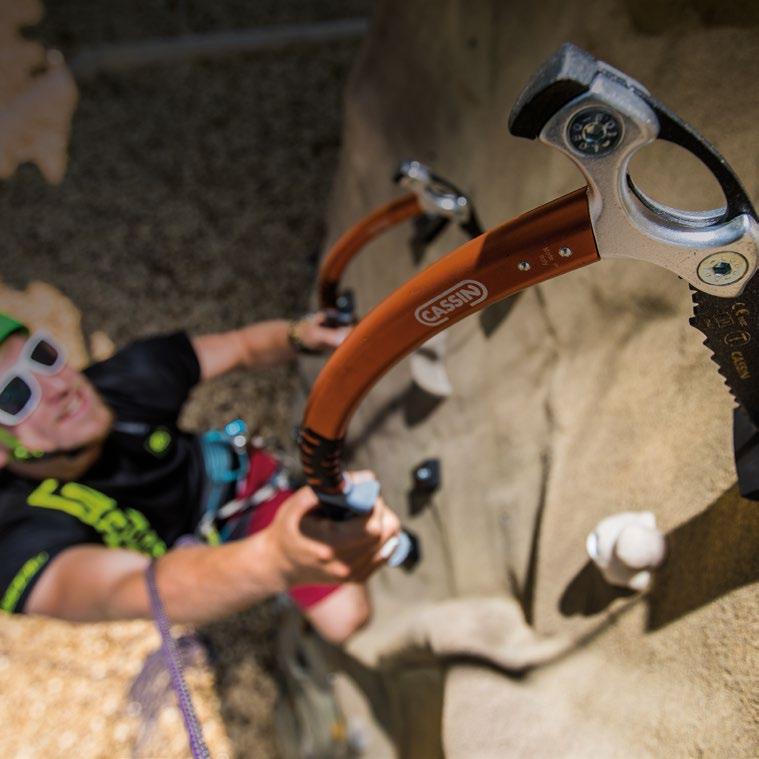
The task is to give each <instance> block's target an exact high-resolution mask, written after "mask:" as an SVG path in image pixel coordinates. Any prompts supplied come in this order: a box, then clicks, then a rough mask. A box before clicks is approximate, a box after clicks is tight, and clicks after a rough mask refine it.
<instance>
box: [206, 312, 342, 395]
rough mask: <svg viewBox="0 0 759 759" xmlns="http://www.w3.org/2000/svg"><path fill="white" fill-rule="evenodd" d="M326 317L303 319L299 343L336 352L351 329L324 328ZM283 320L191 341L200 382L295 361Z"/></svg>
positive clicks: (298, 324)
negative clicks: (235, 370)
mask: <svg viewBox="0 0 759 759" xmlns="http://www.w3.org/2000/svg"><path fill="white" fill-rule="evenodd" d="M323 319H324V314H321V313H320V314H316V315H314V316H311V317H307V318H305V319H301V320H300V321H299V322H296V323H295V325H294V330H295V334H296V335H297V337H298V339H299V340H300V341H301V342H302V343H303V344H304V345H305V346H306V347H308V348H310V349H312V350H316V351H321V350H330V349H334V348H336V347H337V346H338V345H339V344H340V343H341V342H342V341H343V340H344V339H345V337H346V335H347V334H348V331H349V330H348V329H347V328H345V327H341V328H338V329H332V328H328V327H323V326H322V321H323ZM289 329H290V322H288V321H285V320H284V319H273V320H271V321H264V322H257V323H255V324H249V325H248V326H247V327H242V328H241V329H236V330H232V331H230V332H220V333H217V334H212V335H198V336H196V337H193V338H192V345H193V348H194V349H195V353H196V354H197V356H198V361H199V363H200V376H201V379H203V380H206V379H211V378H213V377H218V376H219V375H221V374H224V373H225V372H228V371H230V370H232V369H236V368H238V367H247V368H250V369H253V368H263V367H266V366H274V365H276V364H284V363H286V362H287V361H290V360H292V359H293V358H294V357H295V350H294V348H293V345H292V343H291V342H290V339H289V338H288V330H289Z"/></svg>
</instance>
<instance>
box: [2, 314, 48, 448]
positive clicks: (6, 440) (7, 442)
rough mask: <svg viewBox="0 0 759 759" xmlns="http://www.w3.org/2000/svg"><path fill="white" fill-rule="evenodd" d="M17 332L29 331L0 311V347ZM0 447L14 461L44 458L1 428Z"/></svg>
mask: <svg viewBox="0 0 759 759" xmlns="http://www.w3.org/2000/svg"><path fill="white" fill-rule="evenodd" d="M17 332H24V333H26V334H28V333H29V329H28V328H27V327H26V326H25V325H24V324H22V323H21V322H20V321H18V320H17V319H14V318H13V317H12V316H9V315H8V314H6V313H4V312H3V311H0V345H2V344H3V343H4V342H5V341H6V340H7V339H8V338H9V337H10V336H11V335H15V334H16V333H17ZM0 445H2V446H3V447H4V448H8V450H9V451H10V453H11V456H12V458H14V459H15V460H16V461H29V460H32V459H38V458H42V457H43V456H44V454H43V453H42V451H30V450H29V449H28V448H26V447H25V446H23V445H22V444H21V441H20V440H19V439H18V438H17V437H16V436H15V435H13V434H11V433H10V432H9V431H8V430H5V429H2V428H0Z"/></svg>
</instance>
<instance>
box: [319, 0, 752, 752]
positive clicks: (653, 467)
mask: <svg viewBox="0 0 759 759" xmlns="http://www.w3.org/2000/svg"><path fill="white" fill-rule="evenodd" d="M659 5H660V4H658V3H653V2H645V3H633V2H623V1H622V0H617V1H616V2H600V0H597V1H593V0H591V1H590V2H587V1H584V2H577V1H575V0H573V1H572V2H558V1H557V0H549V1H548V2H542V3H532V2H500V1H496V0H492V1H483V2H478V3H471V2H469V3H467V2H461V1H460V0H443V1H441V2H437V3H429V2H423V1H422V0H412V1H411V2H397V1H396V0H386V2H384V3H382V4H381V5H380V12H379V13H378V15H377V17H376V18H375V24H374V27H373V30H372V34H371V38H370V40H369V42H368V44H367V46H366V47H365V49H364V54H363V57H362V59H361V60H360V62H359V64H358V66H357V67H356V69H354V72H353V78H352V84H351V87H350V89H349V97H348V104H347V114H346V116H347V118H346V133H345V141H344V149H343V154H342V163H341V168H340V171H339V174H338V179H337V183H336V189H335V193H334V196H333V204H332V213H331V217H330V235H331V239H333V240H334V239H335V238H336V237H337V235H338V234H339V233H340V232H341V231H343V230H344V229H345V228H346V227H347V226H348V225H350V224H351V223H352V222H354V221H356V220H357V219H358V218H360V217H361V215H362V214H363V213H365V212H367V211H368V210H369V209H371V208H372V207H374V206H376V205H378V204H379V203H381V202H384V201H386V200H387V199H389V198H390V197H393V196H394V195H395V194H397V190H395V189H394V188H393V187H392V185H391V184H390V181H389V180H390V177H391V176H392V173H393V171H394V169H395V167H396V165H397V163H398V161H399V160H401V159H403V158H409V157H413V158H417V159H420V160H422V161H425V162H427V163H429V164H430V165H432V166H433V167H434V168H435V169H436V170H437V171H439V172H440V173H441V174H443V175H444V176H446V177H448V178H450V179H451V180H453V181H454V182H456V183H457V184H458V185H459V186H461V187H462V188H463V189H464V190H465V191H467V192H469V193H470V194H471V195H472V196H473V198H474V201H475V203H476V205H477V208H478V209H479V212H480V215H481V217H482V219H483V221H484V222H485V224H486V225H490V226H492V225H495V224H496V223H499V222H502V221H504V220H506V219H508V218H510V217H511V216H513V215H515V214H517V213H520V212H522V211H526V210H528V209H530V208H533V207H535V206H536V205H538V204H540V203H543V202H546V201H548V200H550V199H552V198H554V197H557V196H558V195H560V194H562V193H565V192H568V191H570V190H572V189H574V188H576V187H578V186H580V185H581V184H582V178H581V177H580V175H579V173H578V172H577V170H576V169H575V168H574V167H573V166H572V165H571V164H570V162H569V160H568V159H567V158H565V157H564V156H562V155H560V154H559V153H558V152H556V151H554V150H552V149H550V148H548V147H546V146H544V145H541V144H538V143H534V144H533V143H528V142H526V141H524V140H518V139H516V138H513V137H511V136H510V135H509V134H508V131H507V129H506V115H507V113H508V110H509V108H510V107H511V104H512V103H513V102H514V100H515V98H516V96H517V95H518V93H519V92H520V90H521V88H522V86H523V85H524V84H525V83H526V81H527V80H528V78H529V76H530V75H531V73H532V72H533V71H534V70H535V69H536V67H537V66H538V65H539V63H541V62H542V61H543V60H544V59H545V58H546V57H547V56H548V55H550V54H551V53H552V52H553V51H554V50H555V49H556V48H557V47H558V46H559V44H561V43H562V42H564V41H566V40H570V41H573V42H575V43H576V44H579V45H580V46H582V47H585V48H586V49H587V50H589V51H590V52H591V53H593V54H594V55H597V56H598V57H600V58H602V59H604V60H606V61H608V62H609V63H611V64H612V65H615V66H617V67H618V68H620V69H622V70H624V71H625V72H627V73H628V74H630V75H632V76H634V77H635V78H637V79H639V80H640V81H642V82H643V83H645V85H646V86H647V87H648V88H649V89H650V90H651V91H652V92H653V93H654V94H655V95H656V96H657V97H658V98H659V99H661V100H662V101H664V102H665V103H667V104H668V105H669V106H670V107H671V108H673V109H674V110H675V111H677V112H678V113H679V114H680V115H681V116H682V117H683V118H685V119H686V120H687V121H689V122H690V123H692V124H693V125H695V126H696V127H697V128H698V129H699V130H700V131H701V132H702V133H703V134H704V135H705V136H707V138H709V139H710V140H711V141H713V142H714V143H715V144H716V145H717V146H718V148H719V150H720V151H721V152H722V153H723V155H725V156H726V158H727V159H728V161H729V162H730V163H731V164H732V165H733V167H734V168H735V169H736V171H737V172H738V173H739V175H740V176H741V178H742V180H743V182H744V184H745V185H746V186H747V190H748V192H749V194H750V196H751V197H752V198H753V199H754V200H755V201H756V200H757V199H759V151H758V150H757V144H758V143H757V132H756V119H757V117H758V116H759V96H758V95H757V88H756V85H755V81H754V70H755V67H756V63H757V53H759V26H757V22H758V19H757V11H756V6H755V5H751V4H748V3H746V4H740V3H734V4H731V5H730V7H729V8H727V9H725V8H723V6H722V4H718V3H716V2H715V3H711V2H707V1H706V0H704V2H699V3H687V4H686V3H682V4H679V5H678V4H667V7H666V8H660V7H659ZM633 172H634V174H635V176H636V178H637V179H638V180H639V181H640V182H641V183H642V185H643V187H644V188H645V189H646V190H647V191H649V192H651V193H652V194H653V195H654V196H655V197H657V198H659V199H661V200H663V201H665V202H669V203H670V204H671V205H680V206H682V207H686V208H698V207H712V206H713V205H716V204H718V203H719V195H718V193H716V192H715V187H713V186H711V185H710V184H709V182H708V181H707V180H708V176H707V175H706V174H705V173H704V171H703V170H702V169H701V167H700V166H699V165H698V164H697V163H696V162H695V161H694V160H693V159H691V158H690V157H689V156H688V155H687V154H685V152H684V151H682V150H679V149H677V148H674V147H670V148H662V147H661V146H655V147H653V148H650V149H649V150H648V151H647V153H646V154H644V155H642V156H640V158H638V159H636V161H635V163H634V164H633ZM409 234H410V232H409V230H408V229H400V230H397V231H394V232H392V233H390V234H388V235H386V236H385V237H383V238H382V239H381V240H379V241H377V242H376V243H373V244H372V246H371V247H370V248H369V249H367V250H366V251H365V252H364V254H363V255H362V256H361V257H360V259H358V260H356V261H355V262H354V263H353V264H352V265H351V268H350V269H349V271H348V273H347V276H346V280H345V281H346V284H347V285H349V286H351V287H353V288H354V289H355V292H356V296H357V301H358V307H359V310H360V312H362V313H365V312H366V311H367V310H368V309H369V308H370V307H371V306H372V305H374V304H375V303H377V302H378V301H379V300H380V299H381V298H382V297H383V296H384V295H385V294H387V293H388V292H390V291H391V290H392V289H393V288H394V287H396V286H397V285H399V284H400V283H402V282H403V281H404V280H405V279H406V278H408V277H409V276H410V275H411V274H412V273H413V272H414V271H415V270H416V268H417V267H416V265H415V264H414V262H413V258H412V255H411V253H410V251H409V247H408V243H407V241H408V237H409ZM461 241H462V240H461V237H460V236H459V235H458V234H457V233H456V232H455V231H453V232H447V233H446V236H445V238H443V239H442V240H441V241H439V242H438V243H436V244H435V246H434V247H433V248H432V249H431V250H428V251H427V254H426V257H425V259H424V261H423V262H422V265H424V264H426V263H429V262H430V261H432V260H434V259H435V258H437V257H439V256H440V255H442V254H443V253H444V252H446V250H449V249H451V248H452V247H454V246H455V245H457V244H458V243H459V242H461ZM690 312H691V301H690V296H689V293H688V288H687V287H686V285H685V284H684V283H683V282H682V281H680V280H678V278H677V277H676V276H675V275H673V274H671V273H669V272H667V271H665V270H662V269H658V268H656V267H654V266H652V265H648V264H643V263H636V262H626V261H607V262H601V263H599V264H596V265H594V266H591V267H588V268H586V269H583V270H580V271H578V272H575V273H573V274H570V275H567V276H565V277H563V278H561V279H559V280H554V281H552V282H550V283H547V284H545V285H541V286H539V287H536V288H534V289H532V290H531V291H529V292H526V293H524V294H523V295H522V296H521V297H520V298H519V299H518V300H517V301H516V302H515V303H514V305H513V307H512V308H511V309H510V310H508V309H505V308H500V309H499V308H498V307H494V308H491V310H490V311H489V312H487V313H486V314H485V315H484V316H482V318H478V317H473V318H470V319H468V320H465V321H464V322H461V323H460V324H458V325H455V326H454V327H453V328H452V329H451V330H450V334H449V339H448V351H447V355H446V359H445V360H446V366H447V370H448V373H449V376H450V378H451V380H452V383H453V387H454V393H453V395H452V396H451V397H449V398H448V399H447V400H445V401H444V402H442V403H439V404H437V405H436V406H434V407H432V408H430V407H427V408H422V407H421V406H420V404H419V403H418V402H417V401H418V399H417V400H415V396H414V394H413V393H409V383H410V381H411V375H410V371H409V366H408V362H402V363H401V364H399V365H398V366H397V367H395V368H394V369H393V370H391V372H390V373H389V374H388V375H387V376H386V377H385V378H384V379H383V380H382V381H381V382H380V383H379V384H378V385H377V386H376V387H375V389H374V390H373V391H372V392H371V394H370V396H369V397H368V399H367V400H366V401H365V402H364V403H363V404H362V406H361V408H360V409H359V411H358V413H357V415H356V417H355V418H354V421H353V424H352V426H351V430H350V438H352V440H353V442H354V446H355V447H354V451H355V457H354V461H353V462H352V463H353V464H354V465H369V466H371V467H373V468H374V469H375V470H376V471H377V472H378V474H379V475H380V479H381V481H382V482H383V485H384V490H385V493H386V496H387V498H388V500H389V501H390V502H391V503H392V504H394V505H396V506H398V507H399V509H400V510H402V511H403V510H407V491H408V488H409V486H410V475H409V472H410V470H411V468H412V466H413V465H415V464H417V463H418V462H420V461H421V460H422V459H424V458H426V457H429V456H437V457H439V458H440V459H441V461H442V468H443V486H442V489H441V490H440V491H439V492H438V493H437V494H436V495H435V496H434V499H433V503H432V505H431V507H430V508H428V509H427V510H426V511H424V512H422V513H421V514H419V515H416V516H409V515H407V517H406V521H407V522H408V524H409V526H411V527H412V528H413V529H415V530H416V531H418V532H419V533H420V534H421V536H422V539H423V542H424V548H425V558H424V562H423V563H422V565H421V566H420V567H419V568H418V569H417V571H416V572H415V573H414V574H412V575H410V576H406V575H403V574H402V573H398V572H390V571H387V572H384V573H383V574H382V575H381V576H380V577H378V578H377V579H376V580H375V581H374V590H375V595H376V598H377V606H378V614H377V618H376V620H375V622H374V623H373V625H372V626H371V628H369V629H368V630H367V631H366V632H365V633H363V634H362V635H360V636H359V637H358V638H356V639H355V640H354V642H353V644H352V646H351V655H352V657H353V659H352V660H349V661H346V662H343V664H344V666H345V667H346V671H347V672H348V677H347V678H346V679H345V681H344V682H343V681H342V680H341V686H340V687H341V688H342V689H344V691H345V693H346V694H352V696H351V697H352V698H354V699H355V698H358V697H359V696H360V694H361V692H362V691H363V692H364V694H370V695H372V697H373V698H374V716H373V717H372V718H370V717H369V716H367V715H368V714H369V713H370V708H369V706H368V705H367V704H368V702H364V704H363V707H361V709H359V708H358V707H356V708H355V710H354V711H355V712H356V721H357V722H358V723H362V724H364V728H365V730H366V731H367V734H368V735H371V734H372V733H373V731H375V729H376V728H377V726H379V728H380V730H379V732H376V733H375V734H374V737H373V743H372V744H371V745H372V746H373V747H374V748H373V749H372V751H374V752H375V754H376V755H377V756H385V755H392V754H393V753H394V752H396V753H400V754H402V755H404V756H426V755H435V754H439V753H441V752H444V753H445V755H446V756H449V757H474V756H476V757H490V756H493V757H495V756H499V757H502V756H546V757H548V756H588V755H590V754H591V753H594V754H596V755H601V756H655V755H656V756H662V755H667V756H702V755H708V756H727V755H730V756H741V757H749V756H754V755H756V752H757V750H759V731H758V730H757V718H758V717H759V709H758V704H757V700H756V694H757V685H758V683H757V674H756V673H757V665H759V657H758V655H757V654H758V652H757V647H756V640H757V636H758V634H759V610H758V606H759V603H758V600H757V585H756V580H757V578H758V577H759V559H758V558H757V557H758V556H759V552H758V551H757V548H759V508H758V507H757V504H756V503H752V502H749V501H745V500H742V499H741V498H740V497H739V496H738V494H737V490H736V487H735V479H736V477H735V471H734V467H733V462H732V444H731V409H732V405H733V404H732V401H731V398H730V397H729V395H728V393H727V390H726V389H725V387H724V386H723V384H722V381H721V379H720V377H719V376H718V374H717V372H716V370H715V367H714V365H713V364H712V363H711V361H710V358H709V355H708V352H707V351H706V350H705V348H704V347H703V346H702V345H701V339H702V338H701V335H700V333H698V332H696V331H695V330H693V329H692V328H691V327H689V325H688V316H689V314H690ZM623 510H651V511H653V512H654V513H655V514H656V516H657V519H658V522H659V525H660V527H661V528H662V529H663V530H664V531H665V532H666V533H667V535H668V539H669V544H670V556H669V560H668V562H667V564H666V566H665V567H664V568H663V569H662V570H661V571H660V572H659V576H658V578H657V582H656V584H655V586H654V588H653V590H652V591H651V592H650V593H649V594H647V595H645V596H626V597H622V594H621V593H620V592H617V591H614V590H612V589H610V588H609V586H607V585H605V583H604V582H603V581H602V580H601V579H600V577H599V576H598V574H597V573H596V572H594V571H593V569H592V567H591V566H590V565H589V563H588V559H587V556H586V554H585V550H584V543H585V536H586V535H587V534H588V532H590V531H591V530H592V528H593V527H594V525H595V524H596V523H597V522H598V520H599V519H601V518H602V517H604V516H606V515H608V514H611V513H614V512H617V511H623ZM452 602H455V603H453V605H451V603H452ZM552 646H553V648H552ZM547 650H553V654H552V655H550V656H547V655H546V651H547ZM558 651H561V652H562V653H560V654H557V652H558ZM462 655H463V656H466V657H468V658H467V660H466V661H465V662H464V661H462V660H461V659H460V658H457V657H460V656H462ZM451 657H453V658H451ZM477 659H485V660H488V659H489V660H491V661H492V662H494V663H495V665H496V667H493V666H482V664H481V663H478V662H477ZM348 700H349V699H348V698H347V697H346V703H347V702H348ZM350 708H351V709H353V707H350ZM438 721H439V722H438ZM435 724H440V725H441V729H440V734H439V735H436V734H435V730H434V728H433V726H434V725H435Z"/></svg>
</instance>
